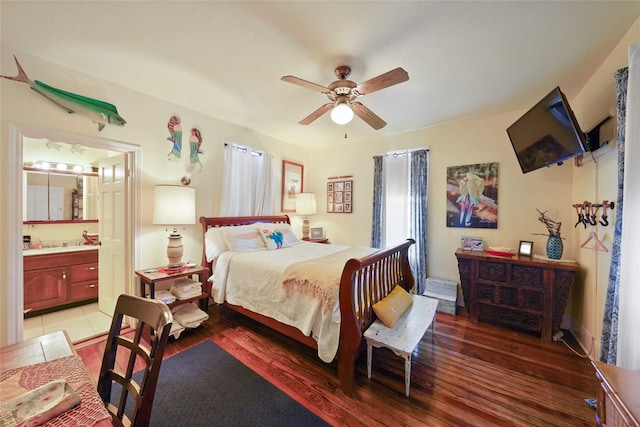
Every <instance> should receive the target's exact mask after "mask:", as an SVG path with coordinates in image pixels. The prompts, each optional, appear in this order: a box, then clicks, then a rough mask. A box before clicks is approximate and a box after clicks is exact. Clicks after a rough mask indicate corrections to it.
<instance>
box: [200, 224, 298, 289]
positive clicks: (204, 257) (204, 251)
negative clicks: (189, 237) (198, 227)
mask: <svg viewBox="0 0 640 427" xmlns="http://www.w3.org/2000/svg"><path fill="white" fill-rule="evenodd" d="M255 222H273V223H286V224H291V221H290V220H289V215H274V216H217V217H205V216H201V217H200V224H202V266H206V267H208V269H209V271H208V272H207V273H206V278H205V280H207V279H208V278H209V276H210V275H211V273H213V271H212V270H211V263H209V262H207V249H206V248H205V241H204V235H205V234H206V233H207V230H209V228H211V227H226V226H238V225H247V224H253V223H255Z"/></svg>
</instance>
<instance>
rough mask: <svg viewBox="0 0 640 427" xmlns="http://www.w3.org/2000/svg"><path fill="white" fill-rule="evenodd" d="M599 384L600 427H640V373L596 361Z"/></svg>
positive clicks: (597, 420) (593, 362)
mask: <svg viewBox="0 0 640 427" xmlns="http://www.w3.org/2000/svg"><path fill="white" fill-rule="evenodd" d="M591 365H593V368H594V369H595V371H596V380H597V387H598V388H597V391H596V396H597V406H596V422H597V424H598V425H599V426H607V427H620V426H625V427H626V426H634V427H638V426H640V370H631V369H623V368H618V367H617V366H613V365H607V364H606V363H602V362H597V361H592V362H591Z"/></svg>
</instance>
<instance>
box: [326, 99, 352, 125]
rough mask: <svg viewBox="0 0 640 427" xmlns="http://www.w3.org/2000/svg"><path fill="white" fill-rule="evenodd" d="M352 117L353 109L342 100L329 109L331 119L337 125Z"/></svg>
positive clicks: (348, 120)
mask: <svg viewBox="0 0 640 427" xmlns="http://www.w3.org/2000/svg"><path fill="white" fill-rule="evenodd" d="M351 119H353V110H352V109H351V107H349V106H348V105H347V104H346V103H344V102H342V103H340V104H338V105H336V106H335V107H334V108H333V110H331V120H333V122H334V123H335V124H338V125H346V124H347V123H349V122H350V121H351Z"/></svg>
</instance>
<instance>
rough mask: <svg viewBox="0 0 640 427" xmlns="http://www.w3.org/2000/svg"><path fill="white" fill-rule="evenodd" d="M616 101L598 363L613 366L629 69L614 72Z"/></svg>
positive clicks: (615, 344) (615, 349) (616, 338)
mask: <svg viewBox="0 0 640 427" xmlns="http://www.w3.org/2000/svg"><path fill="white" fill-rule="evenodd" d="M614 77H615V81H616V90H617V92H618V96H617V100H616V109H617V111H616V117H617V126H616V128H617V133H616V145H617V146H618V197H617V200H616V207H615V209H616V220H615V224H614V226H615V229H614V233H613V245H612V249H611V267H610V268H609V284H608V286H607V295H606V298H605V303H604V315H603V319H602V335H601V338H600V361H601V362H605V363H609V364H612V365H615V364H616V361H617V347H618V309H619V297H620V294H619V292H620V271H619V268H620V243H621V240H622V206H623V199H624V197H623V193H624V143H625V138H624V134H625V127H626V126H625V124H626V116H627V81H628V78H629V68H628V67H625V68H622V69H620V70H618V71H616V73H615V75H614Z"/></svg>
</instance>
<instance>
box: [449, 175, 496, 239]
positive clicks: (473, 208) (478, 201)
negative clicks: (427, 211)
mask: <svg viewBox="0 0 640 427" xmlns="http://www.w3.org/2000/svg"><path fill="white" fill-rule="evenodd" d="M447 227H460V228H498V163H480V164H475V165H463V166H450V167H447Z"/></svg>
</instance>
